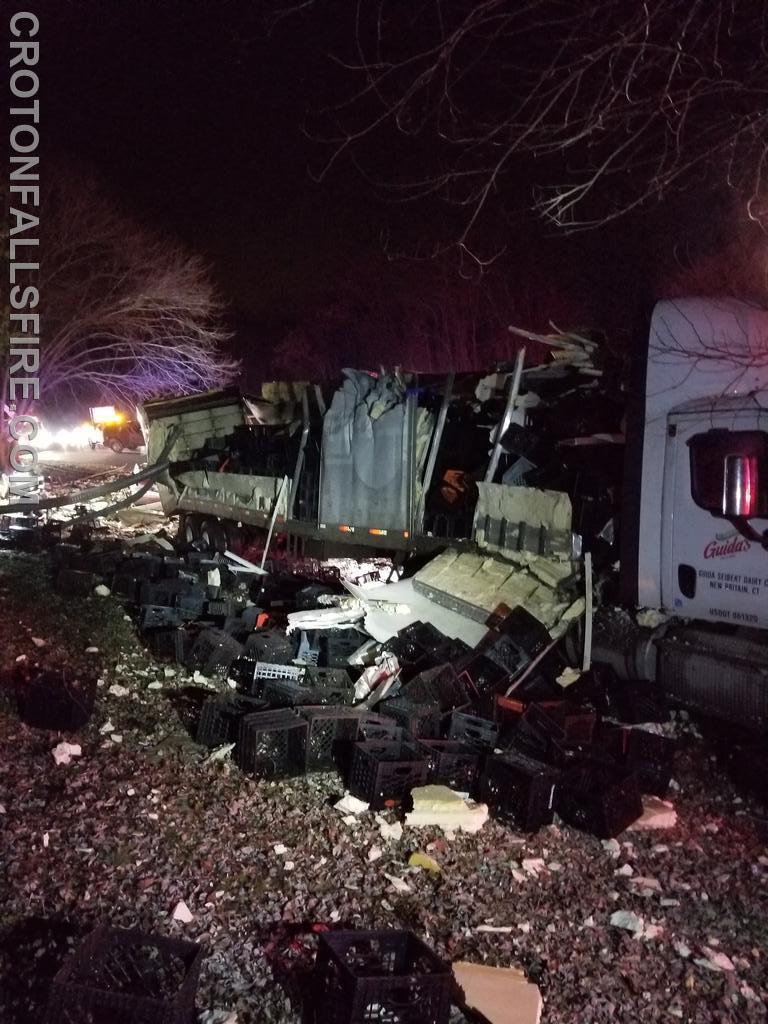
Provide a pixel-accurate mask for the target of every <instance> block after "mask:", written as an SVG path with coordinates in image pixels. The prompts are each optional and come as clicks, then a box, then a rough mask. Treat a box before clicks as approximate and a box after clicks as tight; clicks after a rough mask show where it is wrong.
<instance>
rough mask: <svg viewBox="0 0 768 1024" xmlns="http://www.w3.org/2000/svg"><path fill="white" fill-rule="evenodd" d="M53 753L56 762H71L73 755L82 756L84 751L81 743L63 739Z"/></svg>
mask: <svg viewBox="0 0 768 1024" xmlns="http://www.w3.org/2000/svg"><path fill="white" fill-rule="evenodd" d="M51 753H52V754H53V759H54V761H55V762H56V764H69V763H70V761H71V760H72V758H73V757H81V756H82V753H83V751H82V749H81V747H80V744H79V743H67V742H66V741H65V740H62V742H61V743H59V744H58V745H57V746H55V747H54V748H53V750H52V751H51Z"/></svg>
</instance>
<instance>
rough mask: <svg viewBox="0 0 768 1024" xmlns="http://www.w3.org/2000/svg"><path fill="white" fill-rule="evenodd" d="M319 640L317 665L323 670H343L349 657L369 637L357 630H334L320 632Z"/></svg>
mask: <svg viewBox="0 0 768 1024" xmlns="http://www.w3.org/2000/svg"><path fill="white" fill-rule="evenodd" d="M319 639H320V659H319V664H320V665H321V666H322V667H325V668H344V667H345V666H346V665H347V664H348V663H349V657H350V655H352V654H354V653H355V651H357V650H359V649H360V648H361V647H362V645H363V644H364V643H365V641H366V640H368V639H369V637H368V634H367V633H361V632H360V630H359V629H336V630H329V631H328V632H327V633H322V632H321V633H320V637H319Z"/></svg>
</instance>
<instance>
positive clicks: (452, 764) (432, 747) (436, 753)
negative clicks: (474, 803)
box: [416, 740, 480, 793]
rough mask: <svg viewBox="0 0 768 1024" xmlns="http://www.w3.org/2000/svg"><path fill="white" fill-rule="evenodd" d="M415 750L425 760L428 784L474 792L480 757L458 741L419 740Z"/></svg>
mask: <svg viewBox="0 0 768 1024" xmlns="http://www.w3.org/2000/svg"><path fill="white" fill-rule="evenodd" d="M416 746H417V749H418V750H419V751H422V752H423V753H424V755H425V756H426V758H427V767H428V774H427V779H428V781H429V782H432V783H435V784H436V785H441V786H450V788H451V789H457V790H459V791H460V792H466V793H471V792H472V791H473V790H474V786H475V781H476V779H477V772H478V768H479V764H480V755H479V754H478V752H477V751H476V750H473V749H472V748H471V747H468V746H467V745H466V743H462V742H461V741H460V740H419V741H418V742H417V744H416Z"/></svg>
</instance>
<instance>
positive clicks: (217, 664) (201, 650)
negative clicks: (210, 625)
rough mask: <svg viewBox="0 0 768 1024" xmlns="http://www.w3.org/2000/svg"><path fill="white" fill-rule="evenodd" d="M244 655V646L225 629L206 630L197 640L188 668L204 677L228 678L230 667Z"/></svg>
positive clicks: (191, 652)
mask: <svg viewBox="0 0 768 1024" xmlns="http://www.w3.org/2000/svg"><path fill="white" fill-rule="evenodd" d="M242 653H243V645H242V644H240V643H238V642H237V640H235V638H234V637H231V636H230V635H229V633H225V632H224V630H223V629H204V630H203V631H202V632H201V633H200V634H199V635H198V637H197V639H196V640H195V643H194V645H193V647H192V650H191V651H190V654H189V658H188V661H187V666H188V668H190V669H193V670H194V669H199V670H200V671H201V672H202V673H203V674H204V675H209V676H210V675H217V676H226V675H227V673H228V671H229V666H230V665H231V664H232V662H233V661H234V660H235V658H239V657H240V655H241V654H242Z"/></svg>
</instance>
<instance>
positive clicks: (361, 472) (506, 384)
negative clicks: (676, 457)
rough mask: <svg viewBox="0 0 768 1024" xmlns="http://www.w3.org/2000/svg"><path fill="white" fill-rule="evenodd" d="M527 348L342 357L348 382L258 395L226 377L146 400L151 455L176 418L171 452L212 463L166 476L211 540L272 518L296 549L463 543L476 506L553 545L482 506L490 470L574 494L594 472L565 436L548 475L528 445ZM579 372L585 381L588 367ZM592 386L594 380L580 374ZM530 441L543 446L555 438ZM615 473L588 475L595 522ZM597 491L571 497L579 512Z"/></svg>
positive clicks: (195, 529)
mask: <svg viewBox="0 0 768 1024" xmlns="http://www.w3.org/2000/svg"><path fill="white" fill-rule="evenodd" d="M523 358H524V353H522V352H521V353H520V357H519V359H518V361H517V364H516V366H515V367H514V368H513V369H506V370H502V371H500V372H498V373H492V374H487V375H482V374H463V375H455V374H449V375H447V376H445V377H435V376H425V375H419V374H403V373H400V372H393V373H386V372H383V371H382V372H381V373H379V374H371V373H365V372H362V371H356V370H345V371H344V379H343V381H342V383H341V386H336V384H335V383H331V384H322V385H320V384H315V385H310V384H307V383H272V384H265V385H264V386H263V388H262V391H261V394H260V395H241V394H240V393H239V391H237V390H235V389H230V390H228V391H222V392H215V393H209V394H205V395H199V396H192V397H190V398H182V399H172V400H160V401H153V402H148V403H145V404H144V405H143V406H142V407H141V408H140V416H141V418H142V421H143V424H144V429H145V433H146V435H147V439H148V457H149V459H150V461H152V460H153V458H154V456H155V453H156V452H157V451H158V450H159V449H160V448H162V447H163V445H164V444H165V443H166V440H167V436H168V431H169V430H170V429H171V428H172V427H177V428H178V429H179V432H180V434H179V437H178V439H177V441H176V443H175V444H174V446H173V448H172V457H173V458H174V459H177V460H183V459H189V458H192V457H194V458H196V459H203V460H205V462H206V465H205V467H204V468H201V469H194V470H190V471H187V472H185V473H182V474H176V475H174V474H171V473H169V474H166V475H165V476H164V477H163V478H162V479H161V481H160V486H159V491H160V496H161V500H162V504H163V509H164V511H165V512H166V513H167V514H169V515H176V514H178V515H179V516H180V519H181V522H180V531H181V533H182V535H183V536H184V537H185V538H186V539H187V541H189V542H194V541H200V540H202V542H203V543H204V544H205V545H206V546H207V547H209V548H211V549H214V550H218V551H223V550H224V549H225V547H226V546H227V545H229V546H230V547H232V546H235V545H236V544H237V543H238V541H242V539H243V534H244V533H245V535H246V536H248V535H250V537H252V538H258V537H259V535H261V537H262V538H263V536H264V531H266V530H268V529H269V527H270V524H271V523H272V522H273V520H274V527H275V530H276V532H277V533H278V534H281V535H284V536H286V537H288V538H291V539H293V540H294V541H295V545H296V549H297V550H298V549H300V550H302V551H307V550H318V545H321V550H322V551H323V552H324V553H325V554H329V553H331V552H332V551H333V550H334V549H336V548H341V549H342V550H343V549H347V550H348V549H349V548H350V547H352V546H354V547H358V548H379V549H383V550H389V551H404V552H407V551H419V550H421V551H424V550H427V551H428V550H435V549H438V548H440V547H444V546H445V544H446V542H450V543H451V544H458V545H460V546H461V545H465V544H467V543H469V542H471V541H472V540H473V539H474V534H475V531H476V521H477V515H478V508H481V509H482V510H484V511H482V512H481V515H483V516H484V517H485V520H484V523H483V529H485V532H488V531H489V530H490V531H496V532H497V533H498V531H499V530H500V529H501V528H502V526H503V530H504V533H505V536H504V537H503V538H502V537H500V536H499V537H497V541H498V545H497V546H498V547H499V548H500V549H503V548H508V547H510V546H513V545H515V544H516V545H517V547H518V548H519V549H520V550H523V549H531V548H532V549H533V550H535V551H536V552H537V553H539V554H545V553H547V552H548V551H549V550H550V548H551V544H552V538H550V537H548V536H546V531H545V532H544V533H542V532H541V522H540V521H537V523H536V524H533V523H532V524H531V526H532V528H533V529H537V530H539V531H540V532H539V534H538V535H537V536H535V537H534V536H533V533H532V532H531V533H530V534H529V535H528V536H526V537H523V536H522V535H521V534H520V529H519V527H520V523H519V522H514V523H513V522H512V521H511V520H510V519H509V517H508V515H507V514H506V513H505V512H504V511H503V510H501V511H499V514H498V515H497V514H496V512H497V511H498V510H497V509H496V506H495V505H494V508H493V509H492V508H491V507H490V506H489V505H488V501H489V500H490V499H489V498H488V494H487V492H486V491H485V489H487V488H488V487H489V486H490V485H492V484H494V482H495V481H496V480H498V481H499V486H504V487H505V488H506V487H508V486H517V485H521V484H528V485H529V486H533V487H537V488H544V489H551V488H550V487H549V485H548V483H547V479H556V482H557V487H556V488H555V489H557V490H563V491H565V490H567V491H569V492H570V493H571V494H572V495H573V494H574V491H578V490H579V484H578V482H577V481H578V479H579V478H586V477H587V476H588V474H585V473H584V472H583V471H578V470H577V471H576V472H572V473H570V474H566V475H563V474H564V472H565V463H564V462H563V458H562V455H563V453H564V451H565V449H564V448H561V449H560V452H559V455H558V466H557V470H556V472H555V473H554V474H553V471H552V469H551V468H549V467H547V466H546V465H542V458H541V455H540V454H538V453H534V452H532V451H531V449H530V445H528V446H526V437H527V435H528V433H529V432H528V431H527V430H526V426H525V422H526V414H527V412H528V408H527V404H528V402H529V401H536V402H537V401H538V399H537V396H536V395H532V393H531V392H530V391H529V392H528V393H527V394H521V392H522V380H521V378H522V377H523ZM552 369H554V370H555V371H556V374H557V376H558V377H562V371H563V367H562V366H554V365H550V366H547V367H540V368H533V371H525V377H526V378H527V377H528V375H529V374H530V373H532V372H535V371H536V370H539V372H540V373H541V371H544V370H546V371H551V370H552ZM576 376H577V383H578V385H580V386H581V387H583V386H584V384H585V378H584V377H582V376H580V371H577V373H576ZM532 379H534V378H532ZM566 383H567V382H566ZM559 386H560V388H561V389H562V388H563V384H562V382H561V383H560V385H559ZM586 386H587V387H588V388H590V389H591V388H593V387H594V386H595V381H594V380H591V379H586ZM547 429H549V430H550V432H551V427H548V426H547V427H545V431H544V434H545V435H546V431H547ZM536 440H539V442H540V443H539V447H540V448H542V449H547V451H548V453H550V452H551V450H552V449H553V446H554V445H556V444H557V439H552V438H551V437H546V436H545V437H543V438H540V439H539V438H537V439H536ZM524 453H525V454H524ZM550 457H551V456H550V454H548V455H547V458H550ZM545 461H546V460H545ZM540 472H543V479H542V480H541V482H540V481H539V476H538V474H539V473H540ZM611 483H612V485H613V486H612V487H611V486H606V483H605V480H600V481H599V483H598V484H597V486H595V487H594V488H593V493H594V495H600V494H602V496H603V500H602V501H601V504H602V507H601V508H600V509H599V511H598V516H602V519H601V523H600V526H604V525H605V524H606V522H607V521H608V520H609V519H610V518H611V516H612V514H613V508H612V507H610V506H609V505H606V504H605V501H604V496H605V494H606V492H607V491H611V490H613V491H615V490H616V489H617V486H618V481H617V480H613V481H611ZM591 500H592V496H590V497H589V498H587V499H585V500H583V501H582V500H581V494H579V496H577V497H576V502H577V507H578V515H579V520H580V521H581V519H582V507H584V508H585V507H586V505H587V504H588V503H589V501H591ZM566 501H567V499H566ZM496 504H498V502H497V503H496ZM515 514H516V513H515ZM486 520H487V521H486ZM513 534H514V539H513Z"/></svg>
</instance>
